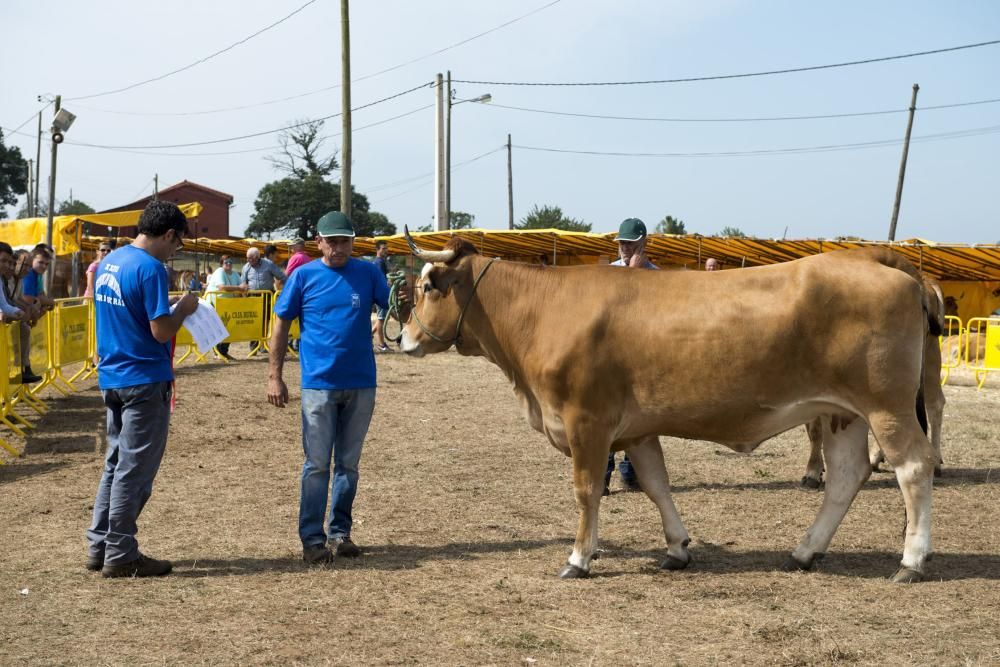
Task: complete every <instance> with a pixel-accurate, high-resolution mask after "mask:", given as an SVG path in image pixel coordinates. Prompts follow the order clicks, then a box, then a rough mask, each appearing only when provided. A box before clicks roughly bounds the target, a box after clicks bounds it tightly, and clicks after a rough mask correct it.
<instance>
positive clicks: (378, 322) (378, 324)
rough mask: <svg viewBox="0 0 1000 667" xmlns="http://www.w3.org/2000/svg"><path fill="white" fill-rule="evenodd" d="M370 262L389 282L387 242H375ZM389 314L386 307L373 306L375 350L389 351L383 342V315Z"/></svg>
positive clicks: (387, 282)
mask: <svg viewBox="0 0 1000 667" xmlns="http://www.w3.org/2000/svg"><path fill="white" fill-rule="evenodd" d="M372 264H374V265H375V266H377V267H378V270H379V271H380V272H381V273H382V277H383V279H384V280H385V282H386V284H387V285H388V284H389V244H388V243H386V242H385V241H376V242H375V259H374V260H372ZM388 314H389V309H388V308H383V307H381V306H378V305H376V306H375V331H374V333H375V340H376V341H377V345H376V347H375V351H376V352H389V346H388V345H386V344H385V316H386V315H388Z"/></svg>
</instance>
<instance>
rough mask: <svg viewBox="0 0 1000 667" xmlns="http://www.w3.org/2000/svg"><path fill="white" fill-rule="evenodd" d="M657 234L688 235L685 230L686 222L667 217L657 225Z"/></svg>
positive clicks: (670, 216)
mask: <svg viewBox="0 0 1000 667" xmlns="http://www.w3.org/2000/svg"><path fill="white" fill-rule="evenodd" d="M656 232H657V233H658V234H687V230H686V229H685V228H684V221H683V220H678V219H677V218H675V217H674V216H672V215H668V216H666V217H665V218H663V220H660V222H659V223H657V225H656Z"/></svg>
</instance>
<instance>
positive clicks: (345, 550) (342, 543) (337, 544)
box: [330, 536, 361, 558]
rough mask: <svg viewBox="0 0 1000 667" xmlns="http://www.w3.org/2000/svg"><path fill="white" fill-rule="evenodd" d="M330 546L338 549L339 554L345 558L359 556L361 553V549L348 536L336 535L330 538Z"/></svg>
mask: <svg viewBox="0 0 1000 667" xmlns="http://www.w3.org/2000/svg"><path fill="white" fill-rule="evenodd" d="M330 546H331V547H334V548H335V549H336V550H337V555H338V556H342V557H344V558H357V557H358V556H360V555H361V549H360V548H359V547H358V545H357V544H355V543H354V542H352V541H351V538H350V536H348V537H335V538H333V539H332V540H330Z"/></svg>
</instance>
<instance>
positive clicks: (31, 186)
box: [28, 160, 35, 218]
mask: <svg viewBox="0 0 1000 667" xmlns="http://www.w3.org/2000/svg"><path fill="white" fill-rule="evenodd" d="M32 162H33V160H28V217H29V218H33V217H35V209H34V208H33V207H32V205H31V193H32V192H34V190H35V172H34V169H32Z"/></svg>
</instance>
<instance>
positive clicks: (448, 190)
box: [444, 70, 493, 229]
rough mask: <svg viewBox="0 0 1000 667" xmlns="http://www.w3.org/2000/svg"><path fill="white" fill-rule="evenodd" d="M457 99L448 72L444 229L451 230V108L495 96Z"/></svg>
mask: <svg viewBox="0 0 1000 667" xmlns="http://www.w3.org/2000/svg"><path fill="white" fill-rule="evenodd" d="M454 97H455V91H454V90H452V89H451V71H450V70H449V72H448V122H447V126H448V128H447V131H446V132H445V136H446V137H447V138H446V140H445V141H446V142H447V145H446V147H445V158H444V162H445V167H444V169H445V174H446V176H445V190H444V191H445V195H444V197H445V205H444V220H445V224H444V228H445V229H451V108H452V107H453V106H457V105H459V104H462V103H464V102H479V103H480V104H487V103H488V102H490V101H491V100H492V99H493V96H492V95H490V94H489V93H486V94H484V95H480V96H479V97H472V98H470V99H467V100H458V101H453V100H454Z"/></svg>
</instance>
